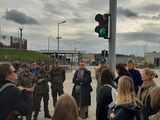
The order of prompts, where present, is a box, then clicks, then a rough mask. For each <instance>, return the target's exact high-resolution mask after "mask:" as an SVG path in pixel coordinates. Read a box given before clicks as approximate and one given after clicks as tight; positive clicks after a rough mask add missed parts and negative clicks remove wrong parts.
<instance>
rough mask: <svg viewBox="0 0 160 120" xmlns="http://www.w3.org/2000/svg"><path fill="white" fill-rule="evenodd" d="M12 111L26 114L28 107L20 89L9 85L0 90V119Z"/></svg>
mask: <svg viewBox="0 0 160 120" xmlns="http://www.w3.org/2000/svg"><path fill="white" fill-rule="evenodd" d="M8 82H9V81H8ZM14 111H17V112H18V113H19V114H20V115H26V114H27V113H28V108H27V105H26V103H25V101H24V99H23V95H22V93H21V92H20V90H19V89H18V88H16V87H15V86H14V85H11V86H9V87H6V88H5V89H4V90H3V91H1V92H0V120H6V117H7V116H8V115H9V114H10V113H11V112H14Z"/></svg>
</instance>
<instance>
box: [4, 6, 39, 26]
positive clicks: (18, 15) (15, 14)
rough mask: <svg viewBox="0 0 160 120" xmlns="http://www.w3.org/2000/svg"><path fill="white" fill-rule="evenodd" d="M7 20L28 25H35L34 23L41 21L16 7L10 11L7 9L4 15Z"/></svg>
mask: <svg viewBox="0 0 160 120" xmlns="http://www.w3.org/2000/svg"><path fill="white" fill-rule="evenodd" d="M3 18H5V19H6V20H10V21H13V22H15V23H19V24H22V25H23V24H28V25H33V24H39V22H38V21H37V20H36V19H35V18H33V17H30V16H27V15H26V14H25V13H22V12H19V11H17V10H15V9H12V10H10V11H8V10H6V12H5V15H4V16H3Z"/></svg>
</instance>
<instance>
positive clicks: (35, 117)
mask: <svg viewBox="0 0 160 120" xmlns="http://www.w3.org/2000/svg"><path fill="white" fill-rule="evenodd" d="M37 117H38V112H34V115H33V120H37Z"/></svg>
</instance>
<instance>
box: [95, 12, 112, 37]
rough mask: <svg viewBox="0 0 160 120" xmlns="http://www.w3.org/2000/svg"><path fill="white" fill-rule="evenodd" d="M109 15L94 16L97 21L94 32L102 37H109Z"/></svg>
mask: <svg viewBox="0 0 160 120" xmlns="http://www.w3.org/2000/svg"><path fill="white" fill-rule="evenodd" d="M109 16H110V15H109V14H104V15H102V14H97V15H96V16H95V20H96V21H97V22H98V23H99V25H98V26H96V28H95V32H97V33H98V35H99V37H103V38H104V39H109V25H108V24H109Z"/></svg>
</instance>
